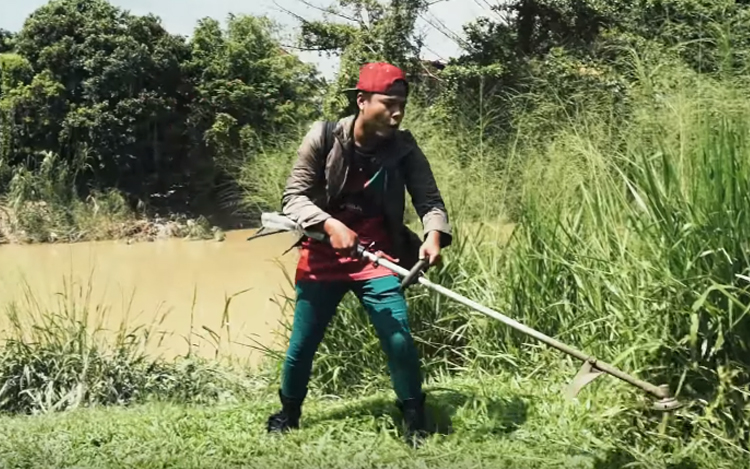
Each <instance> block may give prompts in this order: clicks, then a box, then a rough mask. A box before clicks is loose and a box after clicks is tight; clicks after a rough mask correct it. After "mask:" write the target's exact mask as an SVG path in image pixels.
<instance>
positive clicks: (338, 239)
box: [323, 218, 359, 257]
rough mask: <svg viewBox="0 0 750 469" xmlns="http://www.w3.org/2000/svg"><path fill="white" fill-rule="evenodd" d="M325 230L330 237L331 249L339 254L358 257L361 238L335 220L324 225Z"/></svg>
mask: <svg viewBox="0 0 750 469" xmlns="http://www.w3.org/2000/svg"><path fill="white" fill-rule="evenodd" d="M323 230H324V231H325V232H326V234H327V235H328V239H329V240H330V243H331V247H333V249H334V250H335V251H336V252H337V253H339V254H341V255H346V256H350V257H356V255H357V246H358V245H359V236H357V233H355V232H354V231H352V230H350V229H349V227H347V226H346V225H345V224H343V223H341V222H340V221H338V220H336V219H335V218H329V219H328V220H326V221H325V223H324V224H323Z"/></svg>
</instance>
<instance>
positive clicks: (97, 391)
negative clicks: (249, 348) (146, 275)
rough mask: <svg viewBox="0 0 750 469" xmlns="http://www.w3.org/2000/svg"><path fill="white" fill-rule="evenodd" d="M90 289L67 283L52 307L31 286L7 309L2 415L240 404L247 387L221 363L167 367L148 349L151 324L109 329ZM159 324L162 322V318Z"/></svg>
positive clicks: (0, 357)
mask: <svg viewBox="0 0 750 469" xmlns="http://www.w3.org/2000/svg"><path fill="white" fill-rule="evenodd" d="M92 282H93V280H92V279H90V280H89V282H88V284H87V285H75V284H72V283H69V282H66V283H65V287H64V289H63V291H61V292H60V293H59V295H57V296H56V298H57V302H56V305H54V306H49V305H46V304H44V303H43V302H40V299H39V298H37V297H35V296H34V294H33V292H32V291H31V290H30V289H29V288H28V287H27V288H26V290H25V294H24V295H23V297H22V298H21V299H20V300H19V301H14V302H12V303H10V304H9V307H8V309H7V311H5V312H4V313H5V314H6V315H7V320H8V327H7V328H6V329H5V330H4V331H3V337H2V345H1V346H0V412H9V413H46V412H55V411H62V410H68V409H73V408H77V407H82V406H94V405H129V404H133V403H142V402H146V401H150V400H170V401H177V402H193V403H195V402H213V401H216V400H218V399H226V398H241V397H242V393H243V392H244V391H246V390H247V389H248V388H247V387H246V385H247V384H250V383H249V382H247V381H245V380H244V379H243V378H242V375H241V374H236V373H233V372H230V371H229V370H228V369H227V368H224V367H222V366H219V364H218V363H210V362H208V361H205V360H201V359H197V358H194V357H192V356H190V355H188V356H186V357H178V358H177V360H174V361H165V360H162V359H161V358H160V357H158V356H155V355H154V354H152V353H147V351H146V350H147V346H148V345H149V344H151V343H152V342H153V341H158V340H159V336H158V335H157V334H156V333H155V331H154V329H153V326H154V325H155V324H152V325H151V326H149V327H146V326H143V327H135V328H132V327H130V325H129V324H128V323H127V317H128V316H129V315H127V314H126V315H125V318H124V319H123V321H122V322H121V324H119V325H118V326H117V327H116V328H115V329H108V328H106V327H104V324H105V322H106V317H107V315H108V313H109V308H107V307H104V306H103V305H97V304H94V303H93V302H92V298H91V292H92V289H91V286H92ZM157 320H158V318H157Z"/></svg>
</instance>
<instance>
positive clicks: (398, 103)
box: [357, 82, 406, 138]
mask: <svg viewBox="0 0 750 469" xmlns="http://www.w3.org/2000/svg"><path fill="white" fill-rule="evenodd" d="M357 104H358V105H359V110H360V113H361V118H362V119H363V120H364V123H365V127H366V128H367V130H368V131H370V132H373V133H374V134H375V135H376V136H378V137H380V138H389V137H391V136H392V135H393V134H394V132H396V130H398V128H399V126H400V125H401V121H402V120H403V118H404V110H405V108H406V86H405V85H404V84H403V83H400V82H399V83H396V84H395V85H393V87H391V89H390V90H389V92H388V94H370V95H364V94H361V93H360V95H359V96H358V98H357Z"/></svg>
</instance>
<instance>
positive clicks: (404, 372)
mask: <svg viewBox="0 0 750 469" xmlns="http://www.w3.org/2000/svg"><path fill="white" fill-rule="evenodd" d="M350 290H351V291H353V292H354V294H355V295H357V298H358V299H359V301H360V302H361V303H362V305H363V306H364V307H365V309H366V310H367V314H368V316H369V318H370V321H371V323H372V324H373V326H374V327H375V331H376V332H377V334H378V337H379V338H380V344H381V346H382V348H383V351H384V352H385V353H386V356H387V358H388V368H389V370H390V377H391V383H392V384H393V388H394V391H395V392H396V396H397V398H398V399H400V400H406V399H410V398H418V397H420V395H421V384H422V381H421V370H420V363H419V357H418V355H417V349H416V347H415V346H414V340H413V338H412V336H411V331H410V330H409V322H408V318H407V306H406V299H405V298H404V295H403V293H402V292H401V290H400V283H399V280H398V278H397V277H394V276H389V277H383V278H378V279H374V280H367V281H361V282H303V281H300V282H298V284H297V286H296V291H297V303H296V307H295V310H294V324H293V326H292V336H291V339H290V343H289V348H288V349H287V353H286V359H285V361H284V369H283V374H282V382H281V392H282V393H283V394H284V395H285V396H286V397H289V398H293V399H304V398H305V396H306V395H307V386H308V382H309V380H310V372H311V370H312V363H313V356H314V355H315V352H316V351H317V349H318V346H319V345H320V342H321V341H322V340H323V336H324V335H325V331H326V329H327V327H328V324H329V323H330V321H331V319H332V318H333V315H334V314H335V313H336V309H337V307H338V305H339V303H340V302H341V300H342V299H343V298H344V295H345V294H346V293H347V292H348V291H350Z"/></svg>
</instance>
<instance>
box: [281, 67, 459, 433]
mask: <svg viewBox="0 0 750 469" xmlns="http://www.w3.org/2000/svg"><path fill="white" fill-rule="evenodd" d="M354 91H355V92H356V102H357V106H358V112H357V114H356V115H354V116H350V117H347V118H344V119H342V120H340V121H339V122H337V123H336V124H335V128H334V129H333V132H332V136H333V137H334V138H333V139H326V136H325V130H326V129H325V124H323V123H318V124H316V125H314V126H313V128H312V129H311V131H310V132H309V133H308V134H307V136H306V137H305V138H304V141H303V142H302V145H301V146H300V149H299V152H298V158H297V161H296V162H295V164H294V166H293V169H292V172H291V175H290V177H289V179H288V181H287V185H286V188H285V191H284V195H283V198H282V206H283V209H282V211H283V213H284V215H286V216H287V217H289V218H290V219H292V220H293V221H295V222H296V223H298V224H299V225H300V226H301V227H302V228H303V229H306V230H307V229H310V230H319V231H322V232H325V233H326V234H327V235H328V238H329V243H322V242H318V241H315V240H309V239H306V240H303V241H302V242H301V245H300V247H301V254H300V259H299V264H298V267H297V271H296V276H295V284H296V295H297V302H296V307H295V312H294V325H293V329H292V335H291V339H290V344H289V348H288V350H287V354H286V360H285V363H284V369H283V378H282V384H281V389H280V390H279V397H280V399H281V403H282V410H281V411H280V412H278V413H276V414H273V415H272V416H271V417H270V418H269V420H268V431H270V432H277V431H278V432H283V431H285V430H288V429H290V428H298V427H299V419H300V415H301V406H302V402H303V401H304V399H305V397H306V395H307V385H308V381H309V379H310V372H311V368H312V361H313V355H314V354H315V352H316V351H317V348H318V346H319V344H320V342H321V340H322V339H323V336H324V334H325V330H326V328H327V326H328V324H329V323H330V320H331V319H332V317H333V315H334V313H335V311H336V309H337V307H338V305H339V303H340V301H341V300H342V299H343V297H344V295H345V294H346V293H347V291H350V290H351V291H353V292H354V293H355V294H356V295H357V297H358V299H359V300H360V301H361V302H362V304H363V306H364V307H365V308H366V310H367V312H368V314H369V316H370V320H371V321H372V323H373V325H374V327H375V329H376V331H377V334H378V336H379V337H380V341H381V344H382V346H383V349H384V351H385V353H386V354H387V357H388V366H389V369H390V376H391V381H392V383H393V387H394V390H395V392H396V395H397V398H398V400H397V405H398V407H399V408H400V409H401V411H402V412H403V415H404V420H405V422H406V424H407V431H406V437H407V439H411V438H412V437H415V436H416V437H420V436H423V435H424V434H425V431H426V429H425V422H424V400H425V395H424V393H423V392H422V389H421V370H420V363H419V357H418V355H417V350H416V348H415V346H414V341H413V339H412V336H411V333H410V329H409V322H408V317H407V304H406V300H405V298H404V295H403V293H402V292H401V289H400V283H399V279H398V277H397V276H396V275H394V274H393V272H391V271H390V270H388V269H386V268H384V267H382V266H376V265H373V264H371V263H368V262H365V261H364V260H362V259H359V258H357V256H356V248H357V245H358V244H362V245H363V246H365V247H368V248H370V249H373V250H376V251H380V252H382V253H384V254H386V255H388V256H389V257H391V258H392V259H394V260H395V261H396V262H399V263H400V264H401V265H402V266H404V267H406V268H411V267H412V266H413V265H414V264H415V263H416V262H417V261H418V260H419V259H429V263H430V265H434V264H435V263H436V262H437V261H438V260H439V258H440V251H441V249H442V248H444V247H446V246H448V245H450V243H451V239H452V234H451V227H450V224H449V221H448V215H447V213H446V209H445V206H444V203H443V200H442V198H441V195H440V192H439V190H438V188H437V185H436V183H435V179H434V177H433V174H432V171H431V169H430V165H429V163H428V161H427V159H426V158H425V156H424V154H423V153H422V152H421V150H420V148H419V146H418V145H417V143H416V141H415V140H414V138H413V136H412V135H411V134H410V133H409V132H408V131H402V130H399V126H400V124H401V120H402V119H403V117H404V109H405V106H406V101H407V97H408V93H409V85H408V83H407V80H406V77H405V75H404V73H403V72H402V71H401V70H400V69H398V68H397V67H395V66H393V65H390V64H385V63H372V64H367V65H365V66H364V67H363V68H362V69H361V72H360V78H359V82H358V84H357V87H356V89H355V90H354ZM326 141H329V142H330V144H329V146H328V147H327V146H326V145H325V142H326ZM329 148H330V151H327V150H328V149H329ZM405 188H406V189H407V190H408V191H409V194H410V195H411V197H412V203H413V205H414V208H415V209H416V212H417V213H418V215H419V216H420V218H421V220H422V224H423V228H424V233H423V239H419V237H417V235H416V234H414V233H413V232H411V231H410V230H408V229H407V228H406V227H405V225H404V220H403V218H404V208H405V190H404V189H405Z"/></svg>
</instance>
